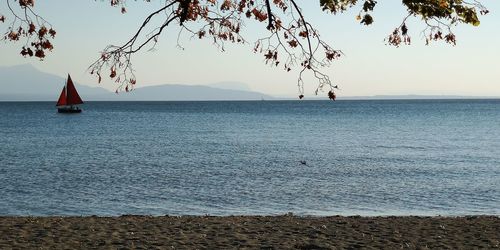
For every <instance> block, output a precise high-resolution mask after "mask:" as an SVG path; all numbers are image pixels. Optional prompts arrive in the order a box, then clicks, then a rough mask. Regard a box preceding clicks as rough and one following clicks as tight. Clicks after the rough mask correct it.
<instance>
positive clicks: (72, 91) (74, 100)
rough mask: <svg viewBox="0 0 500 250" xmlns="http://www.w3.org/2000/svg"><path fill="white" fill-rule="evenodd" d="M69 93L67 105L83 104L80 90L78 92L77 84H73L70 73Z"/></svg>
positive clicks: (67, 84)
mask: <svg viewBox="0 0 500 250" xmlns="http://www.w3.org/2000/svg"><path fill="white" fill-rule="evenodd" d="M66 86H67V89H68V93H67V105H75V104H82V103H83V101H82V98H80V96H79V95H78V92H76V88H75V85H73V81H72V80H71V77H70V76H69V75H68V82H67V83H66Z"/></svg>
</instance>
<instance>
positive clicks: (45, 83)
mask: <svg viewBox="0 0 500 250" xmlns="http://www.w3.org/2000/svg"><path fill="white" fill-rule="evenodd" d="M64 81H65V79H64V78H62V77H59V76H56V75H52V74H48V73H44V72H41V71H39V70H37V69H36V68H35V67H33V66H31V65H29V64H25V65H17V66H11V67H0V101H55V100H57V98H58V97H59V94H60V92H61V88H62V86H63V85H64ZM218 84H221V83H218ZM75 85H76V88H77V90H78V92H79V93H80V96H81V97H82V99H83V100H84V101H194V100H261V99H266V100H271V99H273V97H271V96H268V95H265V94H262V93H258V92H253V91H248V90H234V89H223V88H215V87H211V86H201V85H178V84H165V85H156V86H150V87H142V88H137V89H135V90H134V91H132V92H129V93H120V94H115V93H114V92H111V91H109V90H106V89H104V88H100V87H88V86H86V85H82V84H78V83H75ZM222 85H224V86H226V87H228V88H229V87H230V83H222ZM215 86H217V84H215ZM245 86H246V85H245V84H236V85H235V88H237V89H241V88H248V86H246V87H245Z"/></svg>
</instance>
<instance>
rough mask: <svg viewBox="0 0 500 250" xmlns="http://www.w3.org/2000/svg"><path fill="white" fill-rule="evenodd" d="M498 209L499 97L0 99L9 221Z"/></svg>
mask: <svg viewBox="0 0 500 250" xmlns="http://www.w3.org/2000/svg"><path fill="white" fill-rule="evenodd" d="M288 213H293V214H295V215H303V216H307V215H311V216H328V215H362V216H378V215H380V216H392V215H424V216H425V215H429V216H437V215H442V216H461V215H483V214H487V215H500V100H494V99H483V100H352V101H348V100H341V101H336V102H332V101H241V102H240V101H231V102H222V101H211V102H201V101H200V102H86V103H85V104H84V105H83V112H82V113H81V114H58V113H57V112H56V107H55V103H53V102H1V103H0V215H1V216H87V215H98V216H119V215H125V214H140V215H155V216H160V215H217V216H218V215H280V214H288Z"/></svg>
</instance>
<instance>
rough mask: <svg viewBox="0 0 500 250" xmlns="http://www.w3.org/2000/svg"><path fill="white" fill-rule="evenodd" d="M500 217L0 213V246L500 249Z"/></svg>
mask: <svg viewBox="0 0 500 250" xmlns="http://www.w3.org/2000/svg"><path fill="white" fill-rule="evenodd" d="M499 232H500V216H492V215H473V216H295V215H292V214H286V215H279V216H144V215H123V216H119V217H98V216H86V217H77V216H52V217H33V216H0V249H10V248H14V249H33V248H41V249H61V248H72V249H89V248H106V249H108V248H113V249H119V248H126V249H131V248H132V249H134V248H136V249H165V248H174V249H178V248H181V249H185V248H188V249H199V248H201V249H204V248H216V249H235V248H237V249H239V248H248V249H255V248H257V249H263V248H264V249H339V248H340V249H344V248H363V247H374V248H410V249H415V248H439V249H442V248H452V249H456V248H488V249H492V248H493V249H494V248H500V233H499Z"/></svg>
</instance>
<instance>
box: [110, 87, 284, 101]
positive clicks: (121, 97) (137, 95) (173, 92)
mask: <svg viewBox="0 0 500 250" xmlns="http://www.w3.org/2000/svg"><path fill="white" fill-rule="evenodd" d="M262 99H266V100H271V99H274V98H273V97H272V96H268V95H265V94H262V93H258V92H252V91H242V90H229V89H219V88H213V87H208V86H202V85H179V84H165V85H156V86H151V87H143V88H137V89H135V90H134V91H132V92H131V93H120V94H118V95H116V94H115V95H114V96H113V98H112V100H116V101H143V100H148V101H164V100H168V101H214V100H227V101H234V100H262Z"/></svg>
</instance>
